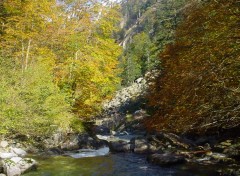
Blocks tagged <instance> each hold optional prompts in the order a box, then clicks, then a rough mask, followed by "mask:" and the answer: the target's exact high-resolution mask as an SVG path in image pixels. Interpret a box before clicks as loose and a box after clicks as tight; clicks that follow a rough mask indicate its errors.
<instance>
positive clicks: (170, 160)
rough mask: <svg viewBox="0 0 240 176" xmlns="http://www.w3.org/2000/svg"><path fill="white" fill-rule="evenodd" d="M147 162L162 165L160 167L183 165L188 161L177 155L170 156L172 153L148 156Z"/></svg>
mask: <svg viewBox="0 0 240 176" xmlns="http://www.w3.org/2000/svg"><path fill="white" fill-rule="evenodd" d="M147 160H148V162H150V163H153V164H156V165H160V166H168V165H174V164H181V163H184V162H185V161H186V160H185V158H184V157H183V156H181V155H176V154H170V153H165V154H152V155H150V156H148V158H147Z"/></svg>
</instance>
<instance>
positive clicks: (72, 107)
mask: <svg viewBox="0 0 240 176" xmlns="http://www.w3.org/2000/svg"><path fill="white" fill-rule="evenodd" d="M239 5H240V4H239V2H238V1H236V0H227V1H226V0H216V1H208V0H206V1H199V0H161V1H158V0H123V1H122V2H118V3H112V2H111V3H110V2H102V1H98V0H90V1H89V0H62V1H55V0H48V1H47V0H38V1H36V0H24V1H22V0H3V1H1V2H0V67H1V69H0V72H1V73H0V109H1V110H0V121H1V123H0V135H8V134H23V135H28V136H38V135H46V136H47V135H49V134H51V133H52V132H53V131H55V130H61V131H65V132H71V131H81V122H82V121H86V120H89V119H91V118H92V117H94V116H96V115H97V114H98V113H99V112H101V104H102V102H103V101H104V100H106V99H109V98H111V96H112V95H113V94H114V92H115V91H116V90H117V89H119V88H121V87H124V86H127V85H130V84H131V83H132V82H134V80H136V79H137V78H139V77H142V76H144V75H145V74H146V73H148V72H150V73H151V71H153V70H155V71H157V72H159V73H160V74H159V76H158V77H156V78H155V81H154V84H153V85H152V87H150V91H149V94H150V95H149V96H148V102H149V103H148V106H149V108H148V110H149V113H150V114H151V116H150V117H149V118H148V119H147V120H145V124H146V126H147V127H148V129H149V130H157V131H161V130H165V131H173V132H181V133H183V132H189V131H195V132H205V131H206V130H208V129H214V130H216V131H217V130H220V129H222V128H233V127H238V126H239V125H240V119H239V115H240V95H239V94H240V82H239V80H240V55H239V54H240V51H239V49H240V46H239V45H240V41H239V39H240V36H239V22H240V21H239V16H240V9H239Z"/></svg>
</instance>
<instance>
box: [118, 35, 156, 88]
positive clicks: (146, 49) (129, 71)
mask: <svg viewBox="0 0 240 176" xmlns="http://www.w3.org/2000/svg"><path fill="white" fill-rule="evenodd" d="M152 45H153V44H152V43H151V40H150V38H149V36H148V35H147V34H146V33H139V34H137V35H135V36H134V38H133V41H132V43H131V44H129V46H128V48H127V49H126V50H125V52H124V54H123V56H122V65H121V67H122V68H123V72H122V77H123V78H124V79H123V82H122V84H123V85H129V84H131V83H132V82H133V81H134V80H135V79H136V78H139V77H141V76H142V75H144V74H145V73H146V72H147V71H148V70H152V69H153V68H154V66H156V65H157V64H156V63H155V60H154V58H152V57H151V56H152V53H151V48H152Z"/></svg>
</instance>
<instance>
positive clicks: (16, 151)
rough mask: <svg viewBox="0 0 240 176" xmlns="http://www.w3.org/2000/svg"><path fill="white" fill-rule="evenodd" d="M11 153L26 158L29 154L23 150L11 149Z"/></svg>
mask: <svg viewBox="0 0 240 176" xmlns="http://www.w3.org/2000/svg"><path fill="white" fill-rule="evenodd" d="M11 152H12V153H15V154H16V155H18V156H21V157H24V156H26V155H27V152H26V151H24V150H23V149H21V148H11Z"/></svg>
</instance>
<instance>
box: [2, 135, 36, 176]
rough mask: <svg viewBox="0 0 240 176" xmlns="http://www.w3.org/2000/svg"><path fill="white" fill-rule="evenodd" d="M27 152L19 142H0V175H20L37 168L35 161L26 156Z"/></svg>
mask: <svg viewBox="0 0 240 176" xmlns="http://www.w3.org/2000/svg"><path fill="white" fill-rule="evenodd" d="M26 155H27V152H26V151H25V150H24V149H22V146H21V144H19V143H11V144H9V142H8V141H4V140H3V141H1V142H0V176H5V175H7V176H20V175H21V174H23V173H26V172H29V171H31V170H34V169H36V168H37V162H36V161H35V160H34V159H32V158H28V157H26Z"/></svg>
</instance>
